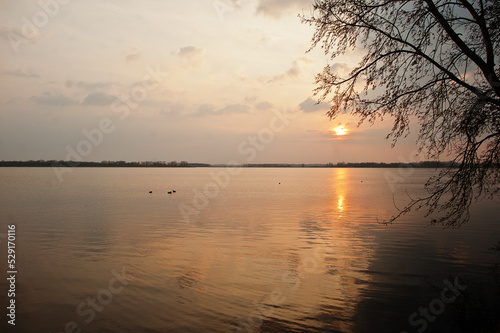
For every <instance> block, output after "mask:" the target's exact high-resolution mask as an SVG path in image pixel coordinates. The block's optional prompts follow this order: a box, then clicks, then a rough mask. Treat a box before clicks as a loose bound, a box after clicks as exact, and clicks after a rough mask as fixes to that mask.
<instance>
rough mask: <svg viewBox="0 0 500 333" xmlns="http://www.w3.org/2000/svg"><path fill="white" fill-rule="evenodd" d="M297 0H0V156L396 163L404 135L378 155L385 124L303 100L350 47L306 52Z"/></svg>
mask: <svg viewBox="0 0 500 333" xmlns="http://www.w3.org/2000/svg"><path fill="white" fill-rule="evenodd" d="M59 1H60V2H59ZM310 3H311V1H303V0H288V1H277V0H268V1H263V0H259V1H257V0H255V1H254V0H239V1H229V0H224V1H223V0H215V1H203V2H200V1H192V0H189V1H182V2H166V1H160V0H158V1H148V2H147V3H144V2H137V1H132V0H124V1H107V2H102V1H94V0H91V1H62V0H46V1H44V2H41V3H40V4H39V3H38V1H28V0H21V1H19V0H16V1H14V0H7V1H2V2H0V7H1V10H0V34H1V35H0V36H1V37H2V38H0V52H1V55H2V61H1V62H0V160H28V159H76V160H78V159H82V160H87V161H101V160H127V161H137V160H160V161H163V160H166V161H171V160H178V161H179V160H187V161H190V162H206V163H226V162H228V161H230V160H236V161H239V162H242V163H247V162H252V163H328V162H333V163H335V162H342V161H346V162H348V161H349V162H351V161H352V162H355V161H376V162H380V161H388V162H389V161H391V162H392V161H399V160H401V159H408V158H409V155H410V152H411V151H413V150H414V149H415V148H416V147H415V143H414V142H415V136H414V135H413V136H410V138H408V139H406V140H403V141H402V142H401V143H400V144H399V145H398V146H397V147H396V148H394V149H391V148H390V144H391V142H390V141H387V140H385V139H384V138H385V136H386V135H387V134H388V133H389V131H390V128H391V124H390V120H389V119H388V121H386V122H385V123H377V124H375V125H374V126H371V127H370V126H368V125H363V126H361V127H359V128H358V127H357V123H358V120H357V119H355V118H352V117H350V116H348V115H343V116H341V117H340V118H338V119H336V120H334V121H329V120H328V118H327V117H326V116H325V112H326V110H327V109H328V105H327V104H323V105H315V101H316V98H315V97H314V96H313V93H312V91H313V89H314V87H315V86H314V74H315V73H318V72H320V71H321V70H322V68H323V67H324V66H325V65H326V64H330V65H334V66H335V67H336V68H338V70H339V71H344V72H345V71H346V70H348V69H349V68H352V66H353V65H355V63H354V62H353V61H355V60H356V59H358V58H359V52H353V53H351V54H349V55H346V56H343V57H341V58H339V59H334V60H331V59H329V58H328V57H327V56H325V55H324V54H323V53H322V52H321V50H320V49H318V50H313V51H312V52H309V53H307V50H308V49H309V47H310V40H311V37H312V34H313V30H312V28H311V27H309V26H307V25H304V24H302V23H301V22H300V19H299V18H298V17H297V14H299V13H304V14H308V13H310V7H311V6H310ZM283 114H288V115H289V116H287V117H288V118H286V119H285V120H283V119H281V118H280V117H282V116H283ZM275 118H276V119H275ZM338 127H343V128H344V129H345V130H346V134H345V135H342V136H338V135H336V132H335V130H334V129H335V128H338ZM415 131H417V129H414V132H415ZM413 134H414V133H413ZM250 150H253V151H254V152H253V153H251V152H250ZM242 152H243V153H242ZM250 157H252V159H251V161H248V160H249V159H250Z"/></svg>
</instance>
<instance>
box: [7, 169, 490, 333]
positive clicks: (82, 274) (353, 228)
mask: <svg viewBox="0 0 500 333" xmlns="http://www.w3.org/2000/svg"><path fill="white" fill-rule="evenodd" d="M435 172H436V171H435V170H429V169H414V170H413V169H409V170H406V169H405V170H398V169H341V168H243V169H227V168H75V169H73V170H72V172H71V173H66V174H65V175H64V178H63V181H62V182H59V180H58V178H57V177H56V176H55V174H54V171H53V170H52V169H51V168H0V186H1V187H0V188H1V190H0V221H1V223H0V241H1V243H0V249H1V254H0V258H1V260H2V263H5V264H2V270H4V271H5V272H6V271H8V269H7V264H6V263H7V231H8V225H15V245H16V248H15V251H16V252H15V253H16V267H15V268H16V270H17V274H16V277H15V278H16V282H15V305H16V310H15V311H16V312H15V314H16V317H15V323H16V326H15V327H13V326H12V325H8V324H7V320H8V319H9V318H8V317H6V315H5V314H6V313H7V311H8V310H6V308H5V307H3V309H4V310H3V311H5V314H2V317H3V318H4V319H3V321H2V324H1V326H0V327H5V328H6V329H7V330H6V331H8V332H11V331H12V332H424V331H425V332H495V328H496V327H497V324H498V320H499V317H500V315H499V314H500V283H499V282H500V269H499V263H500V251H495V250H493V249H492V248H493V247H494V246H495V245H496V244H498V242H499V241H500V225H499V223H498V222H499V215H500V214H499V213H500V205H499V200H494V201H482V202H479V203H477V204H475V205H474V206H473V207H472V209H471V216H472V218H471V221H470V222H468V223H467V224H465V225H463V226H462V227H461V228H459V229H443V228H442V227H439V226H437V227H429V221H430V219H431V217H429V218H425V217H424V214H423V212H416V213H411V214H408V215H406V216H404V217H402V218H401V219H400V220H398V221H396V222H395V223H393V224H391V225H385V224H383V223H382V222H383V221H384V220H386V219H388V218H390V217H391V215H394V214H396V213H397V208H396V207H399V208H402V207H403V206H404V205H405V203H407V202H408V196H407V194H406V192H407V193H408V194H410V195H411V196H412V197H418V196H419V195H422V194H424V193H425V192H424V189H423V184H424V183H425V181H426V180H427V178H428V177H429V176H431V175H432V174H435ZM173 190H175V193H174V192H172V193H170V194H169V193H168V192H169V191H173ZM150 191H152V193H149V192H150ZM5 275H7V276H9V275H8V274H7V273H5ZM8 290H9V282H8V281H7V280H6V279H3V280H2V282H1V283H0V294H2V295H4V296H2V297H5V295H6V294H7V291H8ZM3 302H4V303H3V306H8V303H7V302H8V301H7V299H6V300H5V301H3Z"/></svg>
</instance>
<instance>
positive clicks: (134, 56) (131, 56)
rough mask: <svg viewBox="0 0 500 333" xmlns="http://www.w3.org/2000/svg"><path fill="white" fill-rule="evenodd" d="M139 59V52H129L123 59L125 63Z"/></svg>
mask: <svg viewBox="0 0 500 333" xmlns="http://www.w3.org/2000/svg"><path fill="white" fill-rule="evenodd" d="M139 59H141V52H136V53H131V54H129V55H127V57H126V58H125V61H126V62H127V63H130V62H134V61H137V60H139Z"/></svg>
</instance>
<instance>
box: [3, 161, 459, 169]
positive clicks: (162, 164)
mask: <svg viewBox="0 0 500 333" xmlns="http://www.w3.org/2000/svg"><path fill="white" fill-rule="evenodd" d="M54 166H56V167H59V168H60V167H70V168H73V167H82V168H85V167H114V168H121V167H129V168H130V167H132V168H141V167H146V168H188V167H217V166H222V167H223V166H225V165H223V164H216V165H213V164H208V163H190V162H187V161H180V162H177V161H170V162H166V161H142V162H126V161H101V162H84V161H78V162H75V161H62V160H60V161H56V160H29V161H0V167H54ZM457 166H458V164H457V163H455V162H440V161H422V162H413V163H403V162H399V163H398V162H392V163H384V162H339V163H326V164H289V163H263V164H262V163H261V164H243V165H241V167H246V168H283V167H285V168H286V167H289V168H298V167H309V168H311V167H316V168H400V167H407V168H408V167H411V168H433V169H437V168H449V167H457Z"/></svg>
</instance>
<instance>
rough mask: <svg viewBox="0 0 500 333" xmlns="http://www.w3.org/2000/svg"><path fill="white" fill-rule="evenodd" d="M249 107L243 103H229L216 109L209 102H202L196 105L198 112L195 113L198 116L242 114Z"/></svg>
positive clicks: (246, 111)
mask: <svg viewBox="0 0 500 333" xmlns="http://www.w3.org/2000/svg"><path fill="white" fill-rule="evenodd" d="M248 110H249V107H248V106H247V105H243V104H230V105H227V106H225V107H223V108H222V109H218V110H216V109H215V107H214V106H213V105H211V104H202V105H200V106H199V107H198V112H197V113H196V115H197V116H199V117H205V116H217V115H225V114H242V113H248Z"/></svg>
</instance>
